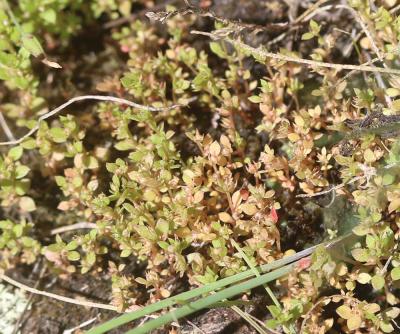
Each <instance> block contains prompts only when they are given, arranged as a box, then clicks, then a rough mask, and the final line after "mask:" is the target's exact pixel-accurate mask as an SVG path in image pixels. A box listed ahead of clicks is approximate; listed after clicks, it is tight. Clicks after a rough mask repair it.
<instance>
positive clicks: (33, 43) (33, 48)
mask: <svg viewBox="0 0 400 334" xmlns="http://www.w3.org/2000/svg"><path fill="white" fill-rule="evenodd" d="M21 41H22V46H23V47H24V48H25V49H26V50H27V51H28V52H29V53H30V54H31V55H33V56H34V57H37V56H40V55H41V54H43V53H44V51H43V48H42V46H41V45H40V42H39V41H38V39H37V38H36V37H35V36H32V35H26V34H25V35H23V36H22V38H21Z"/></svg>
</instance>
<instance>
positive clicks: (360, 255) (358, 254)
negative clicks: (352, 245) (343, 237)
mask: <svg viewBox="0 0 400 334" xmlns="http://www.w3.org/2000/svg"><path fill="white" fill-rule="evenodd" d="M351 255H352V256H353V257H354V259H356V260H357V261H359V262H367V261H368V259H369V253H368V251H367V250H366V249H364V248H356V249H353V250H352V251H351Z"/></svg>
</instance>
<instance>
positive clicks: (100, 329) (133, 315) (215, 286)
mask: <svg viewBox="0 0 400 334" xmlns="http://www.w3.org/2000/svg"><path fill="white" fill-rule="evenodd" d="M349 235H350V234H349ZM349 235H346V236H343V237H340V238H337V239H335V240H334V241H331V242H330V243H328V244H326V247H330V246H332V245H334V244H336V243H337V242H339V241H341V240H342V239H344V238H347V237H348V236H349ZM318 246H320V244H319V245H316V246H312V247H310V248H307V249H305V250H303V251H301V252H298V253H296V254H293V255H291V256H287V257H284V258H282V259H280V260H277V261H274V262H272V263H267V264H264V265H262V266H260V267H258V268H257V270H259V271H260V272H262V273H265V272H268V271H272V270H274V269H277V268H279V267H282V266H284V265H287V264H289V263H292V262H294V261H297V260H299V259H301V258H303V257H305V256H308V255H310V254H312V253H313V252H314V250H315V248H316V247H318ZM253 275H254V273H253V271H252V270H247V271H244V272H242V273H239V274H236V275H233V276H230V277H226V278H223V279H221V280H219V281H216V282H214V283H210V284H207V285H205V286H202V287H199V288H196V289H193V290H190V291H186V292H183V293H181V294H178V295H176V296H172V297H170V298H167V299H165V300H162V301H159V302H158V303H155V304H152V305H148V306H146V307H143V308H142V309H140V310H138V311H134V312H130V313H126V314H123V315H121V316H119V317H118V318H114V319H111V320H109V321H107V322H105V323H104V324H101V325H99V326H97V327H95V328H92V329H91V330H89V331H88V332H87V334H102V333H106V332H107V331H109V330H112V329H113V328H116V327H118V326H121V325H124V324H126V323H128V322H131V321H134V320H136V319H139V318H142V317H144V316H146V315H148V314H151V313H154V312H157V311H160V310H162V309H165V308H168V307H171V306H173V305H176V304H181V303H185V302H188V301H190V300H191V299H193V298H196V297H199V296H201V295H203V294H207V293H209V292H212V291H217V290H219V289H221V288H223V287H225V286H227V285H230V284H234V283H237V282H239V281H242V280H245V279H247V278H249V277H251V276H253Z"/></svg>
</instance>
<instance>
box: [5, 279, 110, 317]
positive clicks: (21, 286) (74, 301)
mask: <svg viewBox="0 0 400 334" xmlns="http://www.w3.org/2000/svg"><path fill="white" fill-rule="evenodd" d="M0 280H4V281H6V282H7V283H9V284H11V285H14V286H15V287H17V288H19V289H22V290H24V291H28V292H30V293H34V294H36V295H41V296H46V297H49V298H53V299H56V300H60V301H62V302H66V303H70V304H75V305H80V306H86V307H95V308H100V309H104V310H111V311H116V312H117V308H116V307H115V306H113V305H108V304H100V303H95V302H91V301H86V300H77V299H73V298H69V297H64V296H60V295H56V294H54V293H50V292H46V291H41V290H38V289H35V288H31V287H30V286H27V285H25V284H22V283H20V282H17V281H16V280H14V279H12V278H10V277H8V276H7V275H5V274H3V273H0Z"/></svg>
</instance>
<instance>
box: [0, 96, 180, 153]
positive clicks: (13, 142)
mask: <svg viewBox="0 0 400 334" xmlns="http://www.w3.org/2000/svg"><path fill="white" fill-rule="evenodd" d="M84 100H97V101H107V102H113V103H117V104H122V105H127V106H129V107H132V108H136V109H141V110H147V111H165V110H171V109H174V108H177V107H181V106H182V105H179V104H176V105H173V106H171V107H163V108H155V107H148V106H143V105H141V104H138V103H135V102H131V101H129V100H126V99H122V98H119V97H114V96H103V95H83V96H77V97H73V98H72V99H70V100H68V101H67V102H65V103H64V104H62V105H60V106H59V107H57V108H55V109H53V110H52V111H49V112H48V113H46V114H44V115H42V116H40V117H39V119H38V120H37V123H36V125H35V126H34V127H33V128H32V129H31V130H30V131H29V132H28V133H26V134H25V135H23V136H22V137H21V138H18V139H15V140H10V141H5V142H0V146H6V145H18V144H20V143H22V141H23V140H24V139H26V138H28V137H29V136H31V135H33V134H34V133H35V132H36V131H37V130H39V126H40V123H41V122H42V121H44V120H45V119H47V118H50V117H52V116H54V115H56V114H58V113H59V112H60V111H62V110H63V109H65V108H66V107H68V106H69V105H71V104H73V103H75V102H79V101H84Z"/></svg>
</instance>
